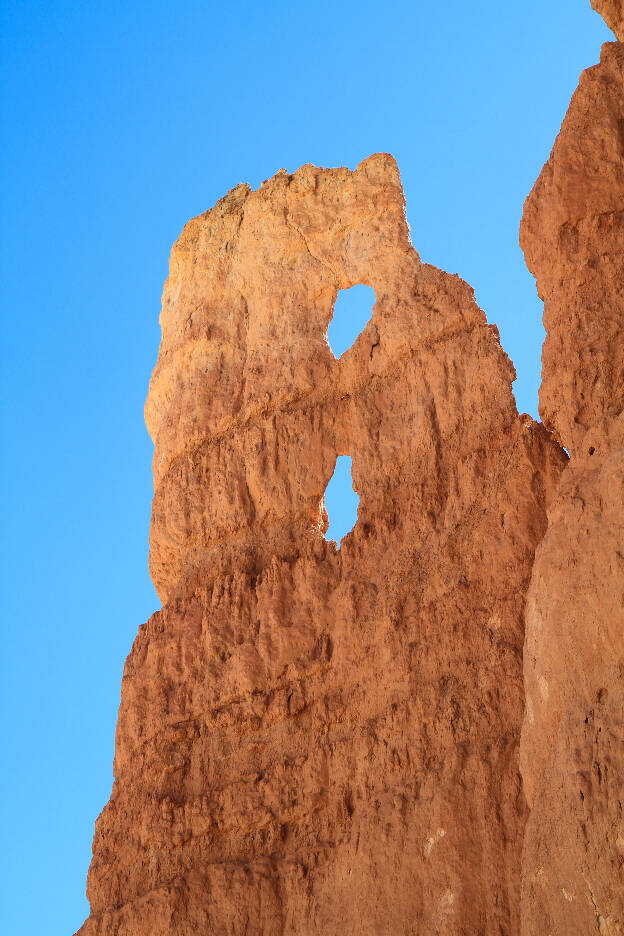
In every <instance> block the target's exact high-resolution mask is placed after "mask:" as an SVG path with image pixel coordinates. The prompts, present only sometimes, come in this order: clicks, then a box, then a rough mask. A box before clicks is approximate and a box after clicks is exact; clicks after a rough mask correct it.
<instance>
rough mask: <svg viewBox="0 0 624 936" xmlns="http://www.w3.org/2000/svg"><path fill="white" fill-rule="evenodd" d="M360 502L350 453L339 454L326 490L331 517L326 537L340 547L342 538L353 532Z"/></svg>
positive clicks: (326, 501)
mask: <svg viewBox="0 0 624 936" xmlns="http://www.w3.org/2000/svg"><path fill="white" fill-rule="evenodd" d="M359 502H360V498H359V496H358V494H357V493H356V492H355V489H354V487H353V478H352V476H351V458H350V456H349V455H339V456H338V458H337V459H336V467H335V469H334V473H333V475H332V476H331V478H330V481H329V484H328V485H327V490H326V491H325V509H326V511H327V516H328V517H329V527H328V528H327V533H326V534H325V539H327V540H334V541H335V542H336V543H338V549H340V541H341V539H342V538H343V537H344V536H346V535H347V533H350V532H351V530H352V529H353V527H354V526H355V524H356V522H357V510H358V504H359Z"/></svg>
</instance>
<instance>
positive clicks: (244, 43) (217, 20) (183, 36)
mask: <svg viewBox="0 0 624 936" xmlns="http://www.w3.org/2000/svg"><path fill="white" fill-rule="evenodd" d="M0 31H1V36H0V42H1V50H2V51H1V55H2V85H1V88H2V90H1V92H0V93H1V95H2V114H1V125H0V126H1V132H2V137H3V139H2V146H1V147H0V161H1V169H2V179H3V185H2V220H3V224H2V249H1V251H0V263H1V266H2V269H1V283H2V294H3V296H4V299H3V305H4V309H3V317H2V335H1V350H0V354H1V360H0V365H1V380H2V415H1V419H2V423H1V431H2V462H1V465H0V471H1V474H2V477H1V482H2V493H3V509H2V519H1V523H2V542H3V561H2V567H1V576H2V583H1V584H2V589H1V594H2V628H3V632H2V650H3V653H2V679H1V681H0V685H1V692H2V699H1V704H2V712H3V734H4V739H3V744H2V756H3V764H2V772H1V775H0V784H1V789H0V793H1V796H0V803H1V811H2V812H1V816H0V822H1V827H2V831H3V847H2V850H1V857H0V862H1V863H2V867H1V868H0V880H1V881H2V885H3V887H4V888H6V893H5V895H4V897H3V901H2V904H3V910H2V917H3V920H2V922H3V929H4V931H5V932H7V933H15V934H19V936H44V934H51V936H68V934H71V933H73V932H74V930H75V929H77V928H78V927H79V925H80V924H81V923H82V921H83V919H84V917H85V916H86V915H87V913H88V905H87V903H86V899H85V896H84V892H85V877H86V872H87V867H88V864H89V860H90V852H91V838H92V834H93V824H94V821H95V818H96V816H97V814H98V813H99V811H100V810H101V808H102V807H103V805H104V803H105V802H106V800H107V799H108V796H109V793H110V786H111V779H112V772H111V766H112V759H113V745H114V729H115V721H116V714H117V706H118V703H119V689H120V680H121V673H122V666H123V661H124V658H125V656H126V654H127V653H128V651H129V649H130V646H131V643H132V640H133V638H134V635H135V633H136V631H137V628H138V626H139V625H140V624H141V623H142V622H143V621H144V620H146V618H147V617H148V616H149V615H150V613H151V612H152V611H154V610H155V609H156V608H157V607H158V600H157V598H156V595H155V593H154V590H153V588H152V586H151V583H150V580H149V577H148V573H147V537H148V523H149V512H150V499H151V495H152V486H151V473H150V462H151V456H152V446H151V442H150V440H149V438H148V436H147V433H146V431H145V428H144V425H143V415H142V409H143V402H144V398H145V394H146V391H147V385H148V380H149V376H150V372H151V369H152V367H153V365H154V363H155V361H156V354H157V350H158V341H159V330H158V312H159V305H160V295H161V290H162V284H163V281H164V279H165V276H166V274H167V261H168V255H169V250H170V247H171V244H172V242H173V241H174V240H175V238H176V237H177V236H178V234H179V232H180V230H181V228H182V226H183V224H184V223H185V221H186V220H187V219H188V218H189V217H191V216H192V215H196V214H198V213H200V212H202V211H204V210H205V209H206V208H209V207H210V206H211V205H212V204H213V203H214V202H215V201H216V200H217V199H218V198H219V197H221V196H222V195H223V194H224V193H225V192H226V191H227V190H228V189H230V188H231V187H232V186H234V185H236V184H237V183H238V182H241V181H248V182H249V183H251V185H252V186H254V187H256V186H258V185H259V184H260V182H261V181H262V180H263V179H265V178H268V177H269V176H271V175H272V174H273V173H274V172H275V171H276V170H278V169H279V168H281V167H285V168H287V169H288V170H290V171H292V170H295V169H296V168H297V167H298V166H300V165H301V164H302V163H306V162H313V163H316V164H319V165H323V166H340V165H347V166H349V167H351V168H354V167H355V166H356V165H357V163H358V162H359V161H360V160H362V159H363V158H365V157H366V156H368V155H370V154H371V153H374V152H377V151H388V152H391V153H393V154H394V156H395V157H396V158H397V160H398V163H399V166H400V169H401V174H402V178H403V183H404V186H405V192H406V196H407V213H408V219H409V222H410V225H411V230H412V240H413V242H414V245H415V247H416V249H417V250H418V251H419V252H420V254H421V256H422V258H423V259H424V260H427V261H430V262H432V263H434V264H436V265H437V266H440V267H442V268H444V269H445V270H448V271H450V272H457V273H459V274H460V275H461V276H463V277H464V278H465V279H467V280H468V281H469V282H470V283H471V284H472V285H473V286H474V287H475V290H476V295H477V299H478V301H479V302H480V304H481V305H482V306H483V308H484V309H485V310H486V312H487V314H488V317H489V319H490V321H494V322H496V323H497V324H498V325H499V327H500V331H501V336H502V341H503V345H504V347H505V349H506V350H507V351H508V353H509V354H510V355H511V356H512V358H513V360H514V362H515V364H516V367H517V370H518V374H519V376H518V380H517V382H516V385H515V389H516V393H517V398H518V401H519V406H520V409H521V410H528V411H530V412H531V413H533V414H535V413H536V399H537V386H538V381H539V376H538V375H539V355H540V346H541V340H542V334H543V333H542V328H541V324H540V316H541V308H540V303H539V302H538V300H537V296H536V293H535V287H534V283H533V281H532V279H531V277H530V276H529V274H528V273H527V271H526V269H525V267H524V263H523V258H522V255H521V252H520V250H519V248H518V223H519V219H520V215H521V211H522V203H523V200H524V198H525V196H526V195H527V194H528V192H529V190H530V189H531V186H532V184H533V182H534V180H535V178H536V176H537V174H538V172H539V170H540V168H541V166H542V163H543V162H544V160H545V159H546V158H547V156H548V153H549V150H550V148H551V146H552V143H553V141H554V137H555V134H556V133H557V130H558V128H559V125H560V122H561V119H562V117H563V115H564V113H565V110H566V108H567V105H568V102H569V99H570V96H571V94H572V92H573V90H574V88H575V86H576V84H577V80H578V77H579V73H580V71H581V70H582V68H584V67H586V66H588V65H591V64H594V63H595V62H596V61H598V58H599V54H600V45H601V43H602V42H603V41H608V40H610V39H611V38H612V36H611V34H610V33H609V32H608V30H607V29H606V27H605V26H604V24H603V23H602V20H600V19H599V17H598V16H597V15H596V14H594V13H593V12H592V11H591V9H590V4H589V0H549V2H544V0H524V2H523V3H521V4H520V3H518V4H516V3H513V4H505V3H501V0H496V2H494V0H481V2H479V3H476V4H475V3H472V4H468V3H466V2H465V0H447V2H446V3H444V4H437V3H432V2H431V0H428V2H426V3H425V2H418V0H416V2H414V0H410V2H406V0H401V2H397V0H385V2H384V3H378V2H374V3H373V2H369V0H362V2H359V3H346V2H318V3H307V4H303V3H299V4H297V3H285V2H280V0H274V2H271V3H265V2H256V3H240V2H239V3H236V2H232V3H229V4H221V3H219V4H217V3H211V2H205V0H204V2H188V0H178V2H176V3H172V2H170V0H168V2H162V0H151V2H149V3H147V2H133V0H124V2H123V3H117V2H106V0H103V2H101V3H97V4H96V3H93V4H87V3H84V2H83V3H77V2H76V3H69V2H66V0H55V2H54V3H52V2H47V3H34V2H30V0H22V2H19V3H18V2H7V0H2V2H1V3H0Z"/></svg>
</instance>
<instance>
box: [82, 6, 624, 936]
mask: <svg viewBox="0 0 624 936" xmlns="http://www.w3.org/2000/svg"><path fill="white" fill-rule="evenodd" d="M595 5H596V7H597V8H599V9H601V10H603V12H604V15H605V17H606V18H607V20H608V22H609V23H610V24H613V25H614V28H616V29H617V28H619V27H618V23H620V24H621V16H620V19H619V20H618V17H617V15H616V14H617V11H618V7H617V6H616V5H615V4H613V3H611V4H609V3H608V2H607V0H605V2H599V0H595ZM623 74H624V47H623V46H621V45H619V44H618V43H610V44H608V45H606V46H605V47H604V49H603V54H602V59H601V64H600V65H599V66H596V67H595V68H591V69H589V70H588V71H587V72H585V73H584V74H583V76H582V78H581V82H580V86H579V89H578V91H577V92H576V94H575V96H574V98H573V101H572V104H571V106H570V111H569V113H568V115H567V117H566V119H565V121H564V123H563V126H562V129H561V134H560V136H559V138H558V140H557V142H556V144H555V147H554V149H553V152H552V155H551V157H550V159H549V161H548V163H547V165H546V166H545V167H544V170H543V171H542V173H541V175H540V178H539V179H538V181H537V183H536V185H535V188H534V190H533V192H532V193H531V195H530V197H529V198H528V200H527V203H526V206H525V212H524V217H523V222H522V231H521V242H522V246H523V248H524V251H525V254H526V258H527V263H528V266H529V268H530V269H531V270H532V272H533V273H534V274H535V276H536V279H537V283H538V289H539V292H540V295H541V296H542V298H543V299H544V304H545V305H544V321H545V325H546V330H547V338H546V342H545V345H544V352H543V382H542V388H541V392H540V413H541V416H542V419H543V421H544V425H541V424H537V423H535V422H533V420H532V419H531V418H530V417H528V416H525V415H523V416H519V415H518V413H517V411H516V407H515V404H514V400H513V396H512V392H511V383H512V380H513V378H514V370H513V366H512V365H511V363H510V361H509V359H508V358H507V357H506V355H505V353H504V352H503V351H502V349H501V347H500V343H499V339H498V332H497V330H496V328H495V326H492V325H488V323H487V321H486V318H485V315H484V314H483V312H482V311H481V310H480V309H479V308H478V306H477V305H476V303H475V301H474V295H473V292H472V290H471V289H470V288H469V287H468V286H467V285H466V283H464V282H463V281H462V280H460V279H459V278H458V277H456V276H450V275H448V274H446V273H442V272H440V271H439V270H436V269H435V268H433V267H431V266H429V265H427V264H424V263H422V262H421V261H420V259H419V257H418V255H417V253H416V251H415V250H414V248H413V247H412V245H411V243H410V239H409V232H408V228H407V223H406V220H405V210H404V200H403V193H402V189H401V184H400V179H399V174H398V170H397V167H396V164H395V162H394V160H393V159H392V157H390V156H387V155H379V154H378V155H376V156H372V157H370V158H369V159H367V160H365V161H364V162H363V163H361V164H360V166H358V167H357V169H356V170H355V171H353V172H351V171H349V170H347V169H334V170H325V169H319V168H316V167H313V166H304V167H303V168H302V169H300V170H299V171H298V172H296V173H294V175H289V174H288V173H287V172H286V171H284V170H282V171H280V172H278V173H277V175H276V176H275V177H274V178H273V179H271V180H270V181H268V182H265V183H264V184H263V185H262V186H261V188H260V189H258V190H257V191H251V190H250V188H249V186H246V185H239V186H238V187H237V188H235V189H233V190H232V191H231V192H230V193H229V194H228V195H227V196H226V197H225V198H223V199H222V200H221V201H220V202H218V203H217V205H215V207H214V208H212V209H211V210H210V211H208V212H206V213H205V214H203V215H201V216H200V217H198V218H195V219H193V220H192V221H190V222H189V223H188V224H187V225H186V227H185V228H184V231H183V232H182V234H181V236H180V238H179V240H178V242H177V243H176V244H175V246H174V248H173V251H172V255H171V263H170V275H169V278H168V280H167V283H166V285H165V290H164V295H163V307H162V315H161V326H162V343H161V347H160V352H159V357H158V363H157V366H156V369H155V371H154V374H153V377H152V381H151V385H150V391H149V396H148V401H147V404H146V420H147V423H148V427H149V430H150V433H151V435H152V438H153V440H154V443H155V454H154V483H155V495H154V504H153V513H152V526H151V535H150V569H151V573H152V577H153V579H154V582H155V584H156V587H157V589H158V592H159V594H160V596H161V598H162V601H163V608H162V610H161V611H159V612H157V613H156V614H155V615H153V617H152V618H151V619H150V620H149V621H148V622H147V624H145V625H143V626H142V627H141V628H140V629H139V633H138V635H137V638H136V640H135V643H134V646H133V648H132V651H131V653H130V655H129V657H128V660H127V662H126V666H125V670H124V676H123V682H122V696H121V706H120V710H119V720H118V726H117V736H116V750H115V763H114V774H115V781H114V785H113V791H112V795H111V799H110V801H109V803H108V805H107V806H106V807H105V809H104V811H103V812H102V814H101V816H100V817H99V819H98V821H97V824H96V831H95V838H94V844H93V862H92V864H91V868H90V871H89V878H88V896H89V900H90V902H91V915H90V917H89V919H88V920H87V921H86V923H85V924H84V926H83V927H82V929H81V930H80V936H148V934H149V936H191V934H193V936H196V934H220V936H230V934H231V936H239V934H240V936H243V934H245V936H261V934H262V936H278V934H279V936H286V934H293V936H294V934H297V936H304V934H305V936H313V934H319V936H320V934H323V936H338V934H340V936H345V934H346V936H349V934H351V936H356V934H358V936H360V934H362V936H373V934H374V936H381V934H393V936H394V934H396V936H399V934H401V936H407V934H418V936H421V934H422V936H424V934H427V936H429V934H446V936H460V934H462V936H490V934H491V936H494V934H497V936H499V934H505V936H515V934H519V933H522V934H523V936H548V934H552V936H581V934H583V936H585V934H590V933H593V932H596V933H602V934H603V936H605V934H606V936H616V934H621V933H623V932H624V903H623V895H624V880H623V877H622V875H623V869H624V825H623V816H622V810H623V803H624V790H623V788H622V776H623V774H624V634H623V630H624V425H623V422H624V415H623V397H624V372H623V361H624V345H623V335H624V330H623V327H622V326H623V314H624V225H623V220H624V94H623V91H624V87H623ZM356 283H365V284H367V285H369V286H372V287H373V289H374V290H375V295H376V304H375V307H374V312H373V316H372V319H371V321H370V322H369V324H368V325H367V326H366V328H365V329H364V331H363V332H362V333H361V334H360V336H359V337H358V338H357V340H356V342H355V343H354V345H353V346H352V348H351V349H349V351H347V352H346V353H345V354H344V355H343V356H342V357H341V359H340V360H339V361H337V360H336V359H335V358H334V357H333V355H332V354H331V351H330V349H329V346H328V343H327V337H326V336H327V326H328V323H329V321H330V319H331V316H332V310H333V305H334V303H335V301H336V296H337V293H338V290H340V289H346V288H349V287H350V286H352V285H354V284H356ZM561 446H565V448H566V449H567V450H568V452H569V453H570V460H569V461H568V456H567V454H566V453H565V452H564V450H563V448H562V447H561ZM341 454H348V455H351V457H352V464H353V477H354V481H355V486H356V488H357V490H358V493H359V495H360V505H359V512H358V521H357V524H356V526H355V527H354V529H353V531H352V532H351V533H350V534H349V535H348V536H347V537H346V538H345V539H344V540H343V541H342V544H341V548H340V549H339V550H338V549H337V547H336V545H335V544H333V543H327V542H326V541H325V538H324V533H325V531H326V529H327V516H326V513H325V509H324V505H323V494H324V491H325V488H326V485H327V483H328V481H329V478H330V477H331V475H332V472H333V469H334V465H335V461H336V458H337V456H338V455H341ZM525 609H526V611H525ZM525 626H526V635H525ZM523 647H524V664H523ZM525 702H526V705H525ZM523 720H524V721H523ZM521 732H522V735H521ZM521 855H522V866H521V863H520V858H521Z"/></svg>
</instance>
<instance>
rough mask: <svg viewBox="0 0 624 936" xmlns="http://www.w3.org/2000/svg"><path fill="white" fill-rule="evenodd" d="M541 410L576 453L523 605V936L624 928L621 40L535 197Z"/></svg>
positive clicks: (594, 76) (576, 102) (608, 932)
mask: <svg viewBox="0 0 624 936" xmlns="http://www.w3.org/2000/svg"><path fill="white" fill-rule="evenodd" d="M521 240H522V244H523V246H524V249H525V253H526V256H527V262H528V264H529V267H530V268H531V270H532V271H533V272H534V273H535V275H536V277H537V283H538V288H539V291H540V294H541V295H542V297H543V298H544V303H545V306H544V323H545V325H546V328H547V337H546V342H545V344H544V353H543V371H542V389H541V393H540V404H541V415H542V417H543V419H544V422H545V423H546V424H547V425H549V426H551V427H552V428H553V430H554V432H555V433H556V434H557V436H558V437H559V438H560V439H561V440H562V442H563V444H564V445H565V446H566V447H567V448H568V449H569V450H570V452H571V454H572V458H571V462H570V465H569V467H568V468H567V469H566V470H565V472H564V474H563V476H562V482H561V487H560V489H559V492H558V494H557V497H556V499H555V501H554V503H553V504H552V506H551V508H550V510H549V524H548V532H547V534H546V536H545V538H544V541H543V542H542V543H541V545H540V546H539V548H538V550H537V555H536V560H535V566H534V569H533V576H532V581H531V587H530V590H529V594H528V601H527V614H526V645H525V655H524V670H525V685H526V717H525V722H524V727H523V731H522V746H521V765H522V775H523V780H524V789H525V792H526V795H527V799H528V802H529V805H530V806H531V814H530V818H529V822H528V824H527V828H526V833H525V841H524V856H523V903H522V933H523V934H524V936H548V934H557V936H559V934H561V936H564V934H565V936H586V934H589V933H601V934H603V936H616V934H622V933H624V780H623V778H624V415H623V410H624V45H621V44H619V43H612V44H608V45H605V46H604V47H603V51H602V57H601V63H600V65H598V66H596V67H594V68H590V69H588V71H586V72H584V74H583V75H582V77H581V81H580V84H579V88H578V90H577V91H576V93H575V95H574V97H573V99H572V103H571V105H570V110H569V112H568V114H567V116H566V118H565V120H564V122H563V125H562V128H561V133H560V135H559V137H558V139H557V142H556V143H555V147H554V149H553V152H552V154H551V157H550V160H549V161H548V163H547V165H546V166H545V167H544V170H543V171H542V174H541V175H540V178H539V179H538V181H537V183H536V186H535V188H534V190H533V192H532V193H531V195H530V197H529V199H528V200H527V203H526V206H525V214H524V218H523V222H522V230H521Z"/></svg>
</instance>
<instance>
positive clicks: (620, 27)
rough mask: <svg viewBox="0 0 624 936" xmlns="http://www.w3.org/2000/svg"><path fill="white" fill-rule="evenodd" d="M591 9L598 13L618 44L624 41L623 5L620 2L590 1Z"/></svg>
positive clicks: (618, 0)
mask: <svg viewBox="0 0 624 936" xmlns="http://www.w3.org/2000/svg"><path fill="white" fill-rule="evenodd" d="M591 5H592V8H593V9H594V10H595V11H596V12H597V13H600V15H601V16H602V18H603V19H604V21H605V23H606V24H607V26H608V27H609V29H612V30H613V32H614V33H615V35H616V37H617V38H618V39H619V40H620V42H622V41H624V3H623V2H622V0H591Z"/></svg>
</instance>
